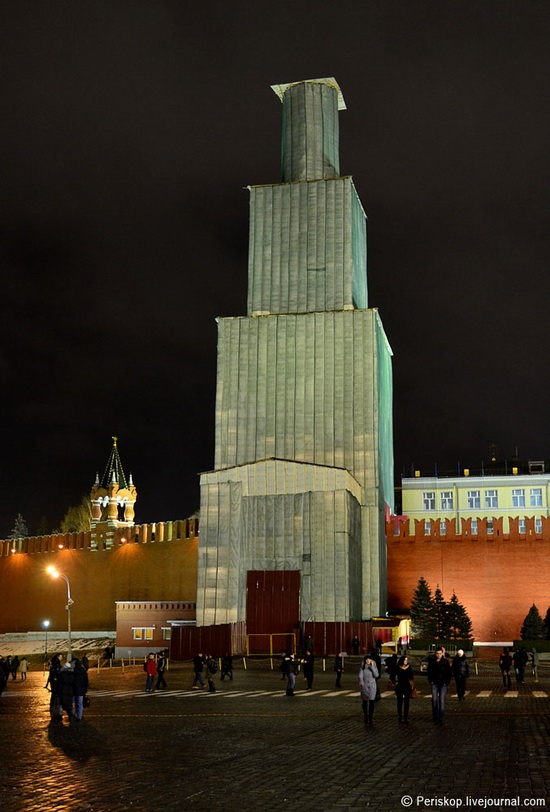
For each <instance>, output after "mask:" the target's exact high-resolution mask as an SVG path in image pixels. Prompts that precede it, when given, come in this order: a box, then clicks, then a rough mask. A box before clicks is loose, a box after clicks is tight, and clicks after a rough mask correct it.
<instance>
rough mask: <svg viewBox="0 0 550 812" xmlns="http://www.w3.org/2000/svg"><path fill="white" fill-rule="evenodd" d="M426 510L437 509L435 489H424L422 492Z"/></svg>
mask: <svg viewBox="0 0 550 812" xmlns="http://www.w3.org/2000/svg"><path fill="white" fill-rule="evenodd" d="M422 504H423V506H424V510H435V491H424V493H423V494H422Z"/></svg>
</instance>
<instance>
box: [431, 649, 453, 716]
mask: <svg viewBox="0 0 550 812" xmlns="http://www.w3.org/2000/svg"><path fill="white" fill-rule="evenodd" d="M451 676H452V671H451V665H450V663H449V660H448V659H447V657H445V656H444V653H443V650H442V648H441V646H438V647H437V648H436V650H435V654H433V655H432V656H431V657H430V659H429V660H428V682H429V683H430V685H431V686H432V715H433V721H434V724H436V725H442V724H443V723H444V722H445V697H446V696H447V688H448V687H449V683H450V681H451Z"/></svg>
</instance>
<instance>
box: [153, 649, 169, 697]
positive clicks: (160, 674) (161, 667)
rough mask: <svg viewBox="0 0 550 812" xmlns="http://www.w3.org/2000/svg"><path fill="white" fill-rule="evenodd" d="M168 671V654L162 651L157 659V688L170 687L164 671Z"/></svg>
mask: <svg viewBox="0 0 550 812" xmlns="http://www.w3.org/2000/svg"><path fill="white" fill-rule="evenodd" d="M165 671H166V654H165V653H164V651H161V652H160V654H159V658H158V660H157V684H156V686H155V689H156V690H157V691H158V690H160V689H161V688H168V685H167V684H166V681H165V679H164V672H165Z"/></svg>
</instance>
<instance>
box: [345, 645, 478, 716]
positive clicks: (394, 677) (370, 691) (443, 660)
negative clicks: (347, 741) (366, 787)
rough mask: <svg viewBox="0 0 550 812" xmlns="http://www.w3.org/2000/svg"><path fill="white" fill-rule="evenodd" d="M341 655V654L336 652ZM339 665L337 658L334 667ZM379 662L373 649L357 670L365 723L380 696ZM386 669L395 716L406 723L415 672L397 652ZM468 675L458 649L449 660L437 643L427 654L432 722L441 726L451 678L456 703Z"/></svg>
mask: <svg viewBox="0 0 550 812" xmlns="http://www.w3.org/2000/svg"><path fill="white" fill-rule="evenodd" d="M339 656H340V655H339ZM337 666H338V657H337V658H336V665H335V669H336V668H337ZM380 670H381V669H380V663H379V662H378V663H377V662H376V653H375V650H371V651H370V653H369V654H368V655H366V656H365V657H364V658H363V662H362V663H361V667H360V669H359V687H360V691H361V699H362V705H363V716H364V720H365V724H372V720H373V716H374V707H375V702H376V700H377V699H379V697H380V691H379V688H378V680H379V679H380ZM386 672H387V674H388V676H389V685H390V688H393V690H394V691H395V696H396V700H397V718H398V720H399V722H403V723H404V724H408V722H409V709H410V702H411V699H414V698H415V697H416V687H415V684H414V673H413V669H412V666H411V664H410V662H409V658H408V657H407V655H406V654H405V655H402V656H401V657H399V658H398V657H397V655H396V654H394V655H392V657H389V658H388V660H387V661H386ZM469 674H470V666H469V664H468V660H467V659H466V655H465V653H464V651H463V650H462V649H459V650H458V651H457V653H456V656H455V657H454V659H453V660H452V661H451V659H450V658H449V656H448V655H447V653H446V651H445V647H444V646H437V648H436V649H435V651H434V652H433V654H431V655H430V656H429V657H428V663H427V674H426V676H427V678H428V682H429V684H430V687H431V692H432V718H433V721H434V724H437V725H442V724H443V722H444V720H445V698H446V695H447V689H448V687H449V685H450V683H451V680H452V679H453V677H454V680H455V683H456V692H457V697H458V700H459V702H462V701H464V697H465V694H466V680H467V678H468V676H469Z"/></svg>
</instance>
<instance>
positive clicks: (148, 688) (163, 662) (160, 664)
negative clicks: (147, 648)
mask: <svg viewBox="0 0 550 812" xmlns="http://www.w3.org/2000/svg"><path fill="white" fill-rule="evenodd" d="M167 666H168V660H167V657H166V652H165V651H160V652H159V654H158V656H157V657H155V654H154V653H153V652H151V653H150V654H148V655H147V659H146V660H145V662H144V663H143V670H144V671H145V673H146V674H147V678H146V680H145V693H147V694H150V693H152V692H153V690H155V691H159V690H161V689H162V688H168V685H167V684H166V680H165V679H164V672H165V671H166V668H167ZM155 677H156V678H157V682H156V685H155V686H154V687H153V683H154V682H155Z"/></svg>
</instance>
